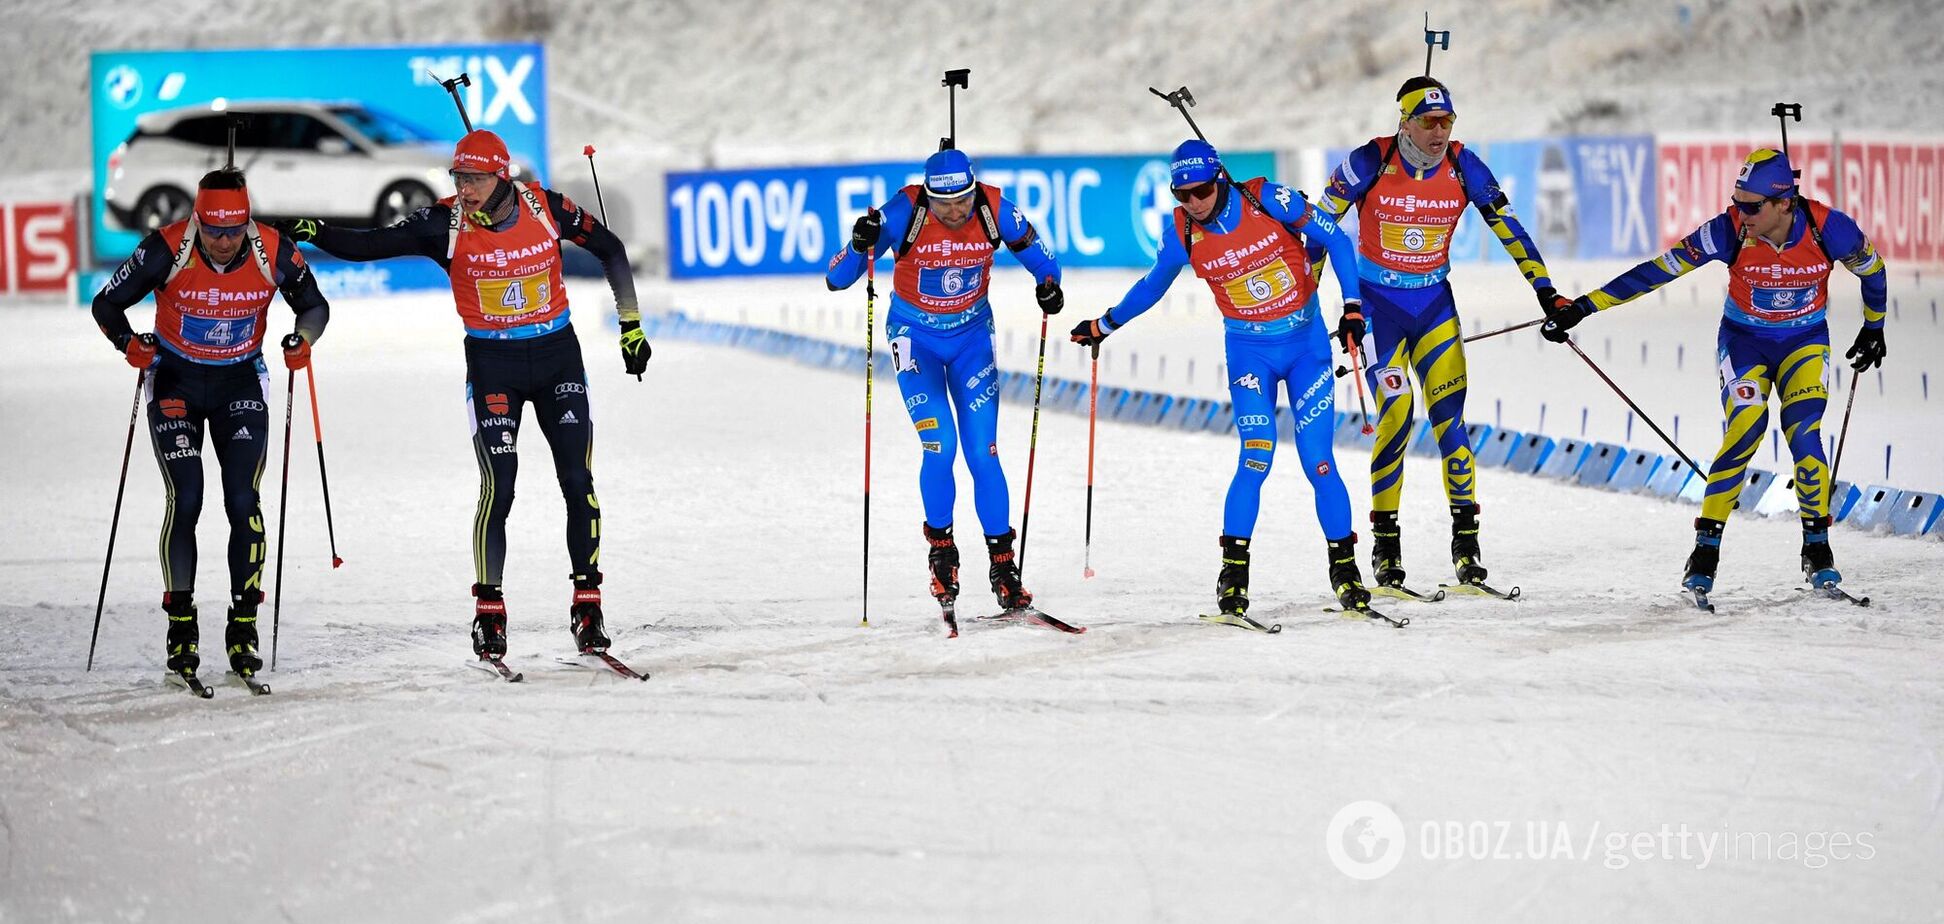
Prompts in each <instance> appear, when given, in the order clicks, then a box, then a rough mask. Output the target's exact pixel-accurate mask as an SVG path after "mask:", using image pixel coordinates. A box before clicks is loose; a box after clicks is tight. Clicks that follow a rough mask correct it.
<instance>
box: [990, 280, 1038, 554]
mask: <svg viewBox="0 0 1944 924" xmlns="http://www.w3.org/2000/svg"><path fill="white" fill-rule="evenodd" d="M1049 281H1050V278H1049ZM1047 317H1048V315H1047V314H1046V313H1045V312H1040V339H1039V368H1038V370H1037V371H1035V372H1034V373H1033V431H1032V435H1031V436H1029V437H1027V439H1026V502H1025V504H1024V505H1023V506H1022V507H1021V508H1020V511H1019V573H1020V574H1021V575H1022V576H1023V575H1024V574H1025V573H1026V527H1027V526H1028V525H1030V524H1031V523H1032V522H1033V461H1034V459H1036V458H1037V457H1038V455H1039V412H1040V389H1041V387H1042V386H1044V385H1045V384H1046V319H1047ZM997 374H998V373H996V372H995V373H994V375H997Z"/></svg>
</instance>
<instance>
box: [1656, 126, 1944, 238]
mask: <svg viewBox="0 0 1944 924" xmlns="http://www.w3.org/2000/svg"><path fill="white" fill-rule="evenodd" d="M1765 143H1766V144H1772V143H1773V142H1762V141H1758V140H1752V139H1751V140H1748V141H1674V142H1670V141H1663V142H1660V143H1659V144H1658V146H1657V147H1658V151H1657V160H1658V163H1659V166H1658V171H1659V177H1660V238H1661V243H1662V245H1663V246H1670V245H1672V244H1673V243H1674V242H1675V241H1678V240H1680V239H1681V238H1682V237H1684V236H1686V235H1687V234H1688V233H1689V232H1691V231H1693V230H1694V229H1695V228H1697V227H1699V226H1700V225H1701V223H1702V222H1705V221H1707V220H1708V219H1710V218H1712V217H1714V216H1716V215H1719V214H1721V212H1722V211H1723V210H1724V209H1726V208H1727V207H1728V198H1729V193H1730V191H1731V190H1733V189H1734V185H1735V176H1736V175H1737V174H1738V173H1739V172H1740V171H1741V164H1742V160H1743V159H1744V158H1746V157H1747V156H1748V152H1749V151H1752V150H1754V149H1755V148H1757V147H1761V146H1762V145H1763V144H1765ZM1789 147H1790V153H1791V154H1792V155H1793V157H1794V161H1795V166H1796V168H1797V169H1799V170H1801V171H1802V191H1803V194H1804V195H1807V196H1809V197H1810V198H1812V199H1818V200H1821V201H1823V202H1826V203H1828V204H1830V205H1831V206H1834V207H1835V208H1838V209H1841V210H1842V211H1843V212H1844V213H1846V214H1848V215H1849V216H1850V217H1851V218H1853V219H1855V220H1856V223H1857V225H1859V226H1860V227H1862V229H1863V233H1864V234H1867V235H1869V237H1870V240H1871V241H1872V242H1874V243H1875V244H1876V247H1877V252H1878V253H1880V254H1882V255H1883V258H1884V259H1885V260H1888V261H1890V262H1891V263H1892V264H1896V263H1918V264H1937V263H1940V262H1944V142H1940V141H1870V140H1861V141H1853V140H1850V139H1844V140H1843V141H1842V144H1841V146H1840V148H1839V147H1836V146H1835V145H1832V144H1831V143H1830V142H1828V141H1822V140H1817V141H1799V142H1796V143H1794V144H1791V145H1790V146H1789Z"/></svg>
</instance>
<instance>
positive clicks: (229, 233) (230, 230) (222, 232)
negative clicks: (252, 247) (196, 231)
mask: <svg viewBox="0 0 1944 924" xmlns="http://www.w3.org/2000/svg"><path fill="white" fill-rule="evenodd" d="M247 227H249V226H248V225H230V226H229V227H227V228H219V227H216V226H214V225H203V226H202V233H204V234H207V235H209V236H210V237H215V238H222V239H223V240H229V239H230V238H233V237H242V236H243V229H244V228H247Z"/></svg>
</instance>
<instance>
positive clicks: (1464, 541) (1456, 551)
mask: <svg viewBox="0 0 1944 924" xmlns="http://www.w3.org/2000/svg"><path fill="white" fill-rule="evenodd" d="M1482 557H1483V556H1481V555H1479V554H1478V505H1477V504H1459V505H1457V506H1454V507H1452V508H1451V569H1452V570H1453V571H1454V572H1456V573H1457V575H1458V583H1460V584H1478V583H1482V582H1483V581H1484V580H1485V566H1484V564H1482V563H1481V561H1480V559H1481V558H1482Z"/></svg>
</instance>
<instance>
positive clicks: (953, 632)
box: [938, 600, 958, 638]
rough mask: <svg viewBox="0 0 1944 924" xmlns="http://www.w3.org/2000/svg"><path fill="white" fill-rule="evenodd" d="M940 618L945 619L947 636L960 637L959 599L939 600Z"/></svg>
mask: <svg viewBox="0 0 1944 924" xmlns="http://www.w3.org/2000/svg"><path fill="white" fill-rule="evenodd" d="M938 605H939V608H940V611H939V614H938V615H939V618H940V619H943V620H945V637H946V638H958V601H957V600H953V601H951V602H949V603H948V602H945V601H943V600H941V601H939V604H938Z"/></svg>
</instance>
